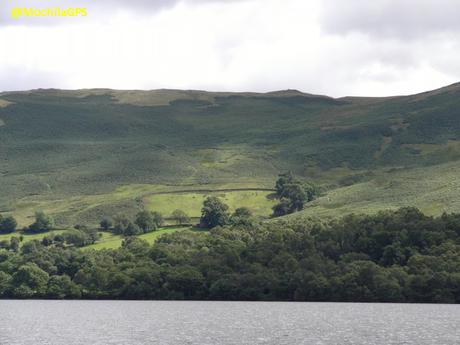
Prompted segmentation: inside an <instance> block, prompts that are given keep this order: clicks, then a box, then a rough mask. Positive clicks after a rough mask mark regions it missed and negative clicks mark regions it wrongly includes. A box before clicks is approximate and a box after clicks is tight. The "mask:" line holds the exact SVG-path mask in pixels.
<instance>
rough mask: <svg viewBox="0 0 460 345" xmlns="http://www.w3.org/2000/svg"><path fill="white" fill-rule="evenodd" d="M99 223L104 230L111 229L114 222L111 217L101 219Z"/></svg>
mask: <svg viewBox="0 0 460 345" xmlns="http://www.w3.org/2000/svg"><path fill="white" fill-rule="evenodd" d="M99 225H100V226H101V229H102V230H104V231H109V230H110V229H111V228H112V226H113V222H112V220H111V219H109V218H104V219H102V220H101V222H100V223H99Z"/></svg>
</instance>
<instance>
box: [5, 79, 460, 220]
mask: <svg viewBox="0 0 460 345" xmlns="http://www.w3.org/2000/svg"><path fill="white" fill-rule="evenodd" d="M0 139H1V145H0V212H3V213H13V214H14V215H15V216H17V217H18V218H19V220H20V222H21V224H26V223H27V222H28V221H29V219H28V218H29V217H30V216H31V215H32V214H33V212H34V211H35V210H37V209H42V210H45V211H48V212H51V213H53V214H54V215H55V216H56V218H57V220H58V223H59V224H62V225H69V224H74V223H75V222H76V221H80V220H83V221H86V222H94V221H96V220H97V219H98V218H100V217H101V216H102V215H104V214H111V213H113V212H125V213H133V212H135V211H136V210H137V209H139V208H141V207H147V208H149V209H155V208H158V207H159V206H156V205H155V204H153V205H152V204H151V203H149V202H150V201H151V200H155V198H154V196H155V195H157V194H158V193H169V192H174V191H180V193H179V194H182V195H183V194H187V192H190V193H194V191H196V190H198V191H200V190H203V189H205V190H209V191H213V190H221V189H236V190H238V191H243V192H244V190H257V189H260V190H261V192H262V191H265V190H266V189H267V188H271V187H272V185H273V182H274V180H275V177H276V175H277V174H278V173H280V172H282V171H286V170H292V171H293V172H294V173H295V174H296V175H298V176H299V177H302V178H304V179H308V180H314V181H315V182H316V183H318V184H320V185H322V186H323V188H324V190H325V191H326V194H325V195H324V196H323V197H322V198H320V199H319V200H318V201H316V202H315V203H314V204H313V205H311V206H310V208H308V209H307V210H306V211H304V212H305V213H307V214H323V215H334V214H336V213H340V214H341V213H343V212H349V211H369V212H373V211H375V210H377V209H381V208H388V207H390V208H392V207H397V206H402V205H406V204H408V205H415V206H420V207H422V208H424V210H425V211H426V212H427V213H432V214H438V213H440V212H442V211H445V210H447V211H457V212H458V211H460V204H459V202H458V190H459V189H460V177H458V176H460V174H457V173H456V172H457V171H458V169H459V168H460V162H459V158H460V84H454V85H451V86H448V87H445V88H442V89H439V90H435V91H430V92H426V93H422V94H418V95H411V96H399V97H388V98H359V97H345V98H340V99H334V98H330V97H325V96H317V95H310V94H304V93H301V92H299V91H295V90H286V91H279V92H272V93H266V94H258V93H212V92H203V91H178V90H154V91H115V90H105V89H97V90H78V91H65V90H33V91H27V92H8V93H1V94H0ZM184 191H185V193H184ZM455 191H457V192H455ZM199 193H201V194H203V193H204V194H206V192H199ZM265 193H266V195H265V197H267V196H269V194H270V192H269V191H265ZM200 197H201V196H198V198H200ZM227 197H228V198H232V199H235V200H241V199H247V198H245V197H244V198H241V197H238V196H234V195H229V196H227ZM258 197H259V198H260V195H259V196H258ZM170 199H171V198H170ZM160 200H161V198H160ZM162 207H163V208H162V209H165V208H164V205H163V206H162ZM194 207H195V208H196V206H194ZM269 207H270V204H268V205H267V210H266V211H265V212H266V213H268V211H269ZM115 210H116V211H115ZM194 212H196V211H194ZM260 213H264V212H263V211H260Z"/></svg>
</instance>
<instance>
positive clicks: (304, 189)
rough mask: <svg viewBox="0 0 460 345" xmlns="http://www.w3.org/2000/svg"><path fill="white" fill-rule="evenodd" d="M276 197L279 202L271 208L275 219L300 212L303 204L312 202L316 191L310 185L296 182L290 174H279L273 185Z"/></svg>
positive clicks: (314, 187)
mask: <svg viewBox="0 0 460 345" xmlns="http://www.w3.org/2000/svg"><path fill="white" fill-rule="evenodd" d="M275 188H276V195H277V196H278V198H279V199H280V200H281V202H280V203H279V204H278V205H276V206H275V207H274V208H273V211H274V212H273V215H274V216H275V217H278V216H284V215H286V214H290V213H294V212H297V211H301V210H302V209H303V208H304V206H305V203H307V202H309V201H312V200H313V199H314V198H315V197H316V195H317V193H318V189H317V188H316V186H314V185H313V184H311V183H305V184H303V183H302V182H300V181H298V180H296V179H295V178H294V177H293V176H292V174H291V173H290V172H288V173H285V174H280V175H279V178H278V180H277V181H276V184H275Z"/></svg>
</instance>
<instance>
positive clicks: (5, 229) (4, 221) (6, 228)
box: [0, 214, 18, 234]
mask: <svg viewBox="0 0 460 345" xmlns="http://www.w3.org/2000/svg"><path fill="white" fill-rule="evenodd" d="M17 226H18V223H17V222H16V219H14V217H13V216H6V217H3V216H2V215H1V214H0V234H9V233H12V232H15V231H16V227H17Z"/></svg>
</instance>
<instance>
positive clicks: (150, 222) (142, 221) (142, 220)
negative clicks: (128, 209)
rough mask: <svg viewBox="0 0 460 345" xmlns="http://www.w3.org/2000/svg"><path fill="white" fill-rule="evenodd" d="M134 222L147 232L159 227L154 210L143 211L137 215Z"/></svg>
mask: <svg viewBox="0 0 460 345" xmlns="http://www.w3.org/2000/svg"><path fill="white" fill-rule="evenodd" d="M134 223H135V224H136V225H137V226H138V227H139V228H141V230H142V231H143V232H144V233H145V232H150V231H154V230H156V229H157V228H158V223H157V219H154V216H153V214H152V212H149V211H141V212H139V213H138V214H137V215H136V220H135V221H134Z"/></svg>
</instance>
